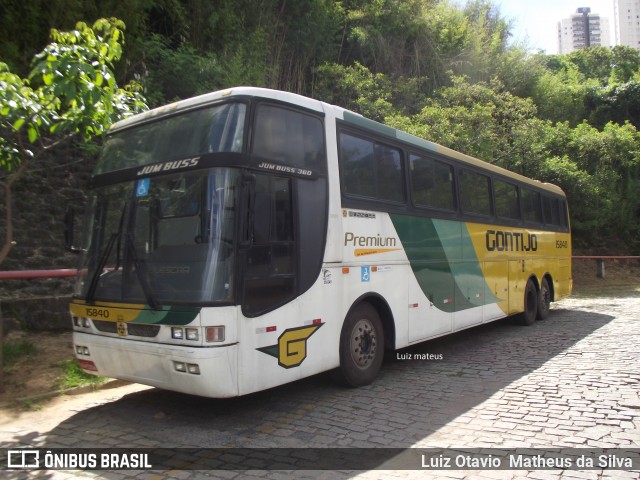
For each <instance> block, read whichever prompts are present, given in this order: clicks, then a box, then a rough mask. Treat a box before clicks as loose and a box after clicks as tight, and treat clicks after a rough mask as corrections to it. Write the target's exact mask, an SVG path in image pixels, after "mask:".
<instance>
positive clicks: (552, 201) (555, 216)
mask: <svg viewBox="0 0 640 480" xmlns="http://www.w3.org/2000/svg"><path fill="white" fill-rule="evenodd" d="M542 209H543V212H544V223H546V224H547V225H553V226H556V227H561V226H563V225H562V219H561V216H560V200H558V199H557V198H551V197H547V196H546V195H545V196H543V197H542Z"/></svg>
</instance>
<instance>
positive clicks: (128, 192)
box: [67, 87, 571, 397]
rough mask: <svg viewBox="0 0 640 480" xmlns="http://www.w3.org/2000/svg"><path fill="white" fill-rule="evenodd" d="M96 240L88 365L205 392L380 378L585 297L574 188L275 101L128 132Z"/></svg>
mask: <svg viewBox="0 0 640 480" xmlns="http://www.w3.org/2000/svg"><path fill="white" fill-rule="evenodd" d="M67 227H68V228H69V229H70V230H71V231H72V227H73V219H72V218H71V219H70V225H67ZM84 229H85V234H84V238H83V240H82V243H81V245H80V246H79V247H78V248H77V249H76V250H79V251H81V252H82V256H81V262H80V263H81V265H80V268H79V276H78V279H77V284H76V287H75V291H74V299H73V300H72V303H71V305H70V310H71V316H72V322H73V330H74V348H75V352H76V356H77V359H78V361H79V363H80V365H81V366H82V368H83V369H84V370H85V371H87V372H90V373H94V374H99V375H104V376H107V377H114V378H119V379H124V380H129V381H132V382H138V383H142V384H147V385H153V386H156V387H160V388H163V389H169V390H176V391H180V392H186V393H190V394H196V395H202V396H208V397H231V396H237V395H244V394H248V393H251V392H256V391H259V390H263V389H267V388H270V387H274V386H276V385H281V384H284V383H287V382H291V381H294V380H298V379H301V378H304V377H307V376H310V375H314V374H317V373H320V372H323V371H328V370H335V372H336V373H337V375H338V376H339V377H340V378H341V379H342V380H343V382H344V383H346V384H348V385H351V386H361V385H366V384H369V383H370V382H372V381H373V380H374V378H375V377H376V375H377V373H378V371H379V369H380V367H381V364H382V360H383V353H384V350H385V349H387V350H395V349H400V348H404V347H407V346H409V345H413V344H415V343H418V342H421V341H424V340H428V339H431V338H435V337H438V336H442V335H446V334H448V333H451V332H455V331H459V330H462V329H465V328H468V327H472V326H474V325H478V324H482V323H485V322H489V321H493V320H496V319H499V318H503V317H505V316H507V315H511V314H515V313H522V315H523V321H524V322H525V323H527V324H530V323H532V322H534V321H535V320H536V318H544V317H546V316H547V315H548V313H549V304H550V302H551V301H553V300H556V299H559V298H561V297H563V296H566V295H568V294H569V293H570V291H571V264H570V258H571V238H570V232H569V219H568V213H567V203H566V199H565V196H564V194H563V192H562V191H561V190H560V189H559V188H558V187H555V186H552V185H548V184H543V183H540V182H538V181H534V180H531V179H528V178H525V177H522V176H520V175H516V174H514V173H510V172H508V171H506V170H504V169H501V168H498V167H495V166H492V165H490V164H488V163H484V162H482V161H480V160H477V159H474V158H471V157H468V156H466V155H463V154H460V153H457V152H454V151H452V150H449V149H447V148H444V147H441V146H439V145H436V144H433V143H431V142H428V141H426V140H423V139H420V138H416V137H413V136H411V135H408V134H406V133H403V132H400V131H397V130H394V129H392V128H389V127H386V126H384V125H381V124H379V123H376V122H373V121H371V120H367V119H365V118H363V117H362V116H360V115H357V114H355V113H352V112H349V111H347V110H344V109H342V108H339V107H335V106H332V105H328V104H325V103H322V102H320V101H316V100H312V99H309V98H305V97H302V96H299V95H294V94H291V93H285V92H280V91H274V90H267V89H259V88H245V87H243V88H234V89H230V90H225V91H220V92H214V93H210V94H206V95H203V96H200V97H196V98H193V99H189V100H184V101H180V102H177V103H174V104H171V105H168V106H165V107H162V108H158V109H155V110H151V111H149V112H146V113H143V114H140V115H137V116H134V117H131V118H128V119H126V120H123V121H121V122H119V123H116V124H115V125H113V127H112V128H111V129H110V131H109V133H108V136H107V138H106V140H105V144H104V148H103V151H102V154H101V157H100V160H99V163H98V165H97V167H96V169H95V171H94V174H93V176H92V179H91V194H90V199H89V202H88V207H87V212H86V215H85V225H84ZM68 243H69V245H71V244H72V238H70V239H69V242H68Z"/></svg>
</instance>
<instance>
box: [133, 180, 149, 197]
mask: <svg viewBox="0 0 640 480" xmlns="http://www.w3.org/2000/svg"><path fill="white" fill-rule="evenodd" d="M150 183H151V179H150V178H142V179H140V180H138V184H137V185H136V197H146V196H147V195H149V184H150Z"/></svg>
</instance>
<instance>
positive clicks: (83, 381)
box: [58, 358, 105, 389]
mask: <svg viewBox="0 0 640 480" xmlns="http://www.w3.org/2000/svg"><path fill="white" fill-rule="evenodd" d="M104 381H105V377H100V376H96V375H90V374H88V373H85V372H84V371H83V370H82V368H80V365H78V361H77V360H76V359H75V358H72V359H71V360H67V361H66V362H64V364H63V365H62V376H61V377H60V379H59V381H58V388H61V389H67V388H76V387H85V386H96V385H99V384H101V383H103V382H104Z"/></svg>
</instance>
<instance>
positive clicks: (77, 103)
mask: <svg viewBox="0 0 640 480" xmlns="http://www.w3.org/2000/svg"><path fill="white" fill-rule="evenodd" d="M124 28H125V26H124V23H122V21H120V20H117V19H114V18H111V19H100V20H98V21H96V22H95V23H94V24H93V26H92V27H89V26H88V25H87V24H85V23H82V22H80V23H78V24H77V25H76V29H75V30H72V31H68V32H60V31H58V30H52V31H51V39H52V42H51V43H50V44H49V45H47V46H46V47H45V49H44V50H43V51H42V52H41V53H39V54H37V55H36V56H35V57H34V61H33V68H32V70H31V73H30V74H29V77H28V78H20V76H18V75H16V74H14V73H12V72H11V71H10V69H9V67H8V66H7V65H6V64H4V63H0V189H2V190H3V193H4V211H5V225H4V227H5V240H4V244H3V246H2V248H1V249H0V263H2V262H3V261H4V259H5V258H6V257H7V255H8V253H9V251H10V250H11V248H12V246H13V243H14V242H13V216H12V214H13V212H12V187H13V185H14V184H15V182H16V181H17V180H18V179H19V178H20V177H21V176H22V175H23V174H24V172H25V171H26V169H27V168H28V166H29V164H30V162H32V161H33V160H34V159H35V158H37V157H39V156H41V155H44V154H45V153H47V152H49V151H51V150H53V149H55V148H56V147H59V146H60V145H62V144H63V143H65V142H67V141H69V140H70V139H72V138H79V139H81V140H82V141H86V142H88V141H89V140H91V139H92V138H94V137H96V136H99V135H101V134H103V133H104V132H105V131H106V130H107V128H108V127H109V125H110V124H111V123H112V122H114V121H115V120H118V119H120V118H124V117H126V116H129V115H132V114H134V113H137V112H139V111H142V110H143V109H145V108H146V105H145V103H144V100H143V98H142V96H141V95H140V92H139V88H138V87H137V85H136V84H135V83H131V84H129V85H127V86H126V87H125V88H119V87H118V85H117V84H116V80H115V75H114V63H115V62H117V61H118V59H120V57H121V55H122V44H123V30H124Z"/></svg>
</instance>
